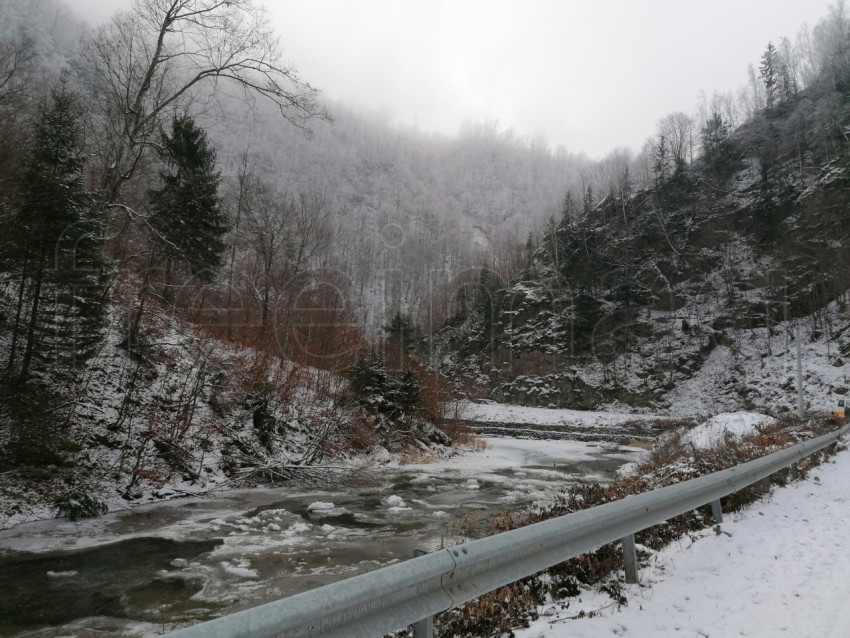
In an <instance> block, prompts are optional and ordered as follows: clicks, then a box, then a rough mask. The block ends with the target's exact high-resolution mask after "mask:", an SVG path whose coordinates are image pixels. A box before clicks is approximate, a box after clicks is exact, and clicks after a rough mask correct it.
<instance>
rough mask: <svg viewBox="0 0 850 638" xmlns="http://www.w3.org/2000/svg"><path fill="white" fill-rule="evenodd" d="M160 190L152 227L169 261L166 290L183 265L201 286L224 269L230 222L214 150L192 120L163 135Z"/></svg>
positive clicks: (181, 118) (178, 121) (155, 195)
mask: <svg viewBox="0 0 850 638" xmlns="http://www.w3.org/2000/svg"><path fill="white" fill-rule="evenodd" d="M161 157H162V159H163V161H164V162H165V164H166V170H164V171H162V172H160V178H161V180H162V188H160V189H159V190H157V191H153V192H152V193H151V200H152V212H151V216H150V225H151V227H152V228H153V229H154V231H155V237H154V240H155V241H156V242H157V243H158V244H159V245H160V248H161V250H162V252H163V254H164V256H165V259H166V286H168V285H169V284H170V278H171V268H172V265H173V262H175V261H184V262H186V263H187V264H188V266H189V269H190V271H191V272H192V274H193V275H195V276H196V277H198V278H199V279H200V280H201V281H211V280H212V279H213V278H214V277H215V274H216V272H217V271H218V269H219V268H220V267H221V265H222V260H223V256H224V241H223V238H224V235H225V233H226V232H227V230H228V225H227V218H226V216H225V214H224V212H223V211H222V210H221V206H220V201H219V194H218V187H219V184H220V183H221V175H220V173H219V172H218V171H216V168H215V160H216V155H215V150H214V149H213V148H212V147H211V146H210V145H209V142H208V140H207V134H206V132H205V131H204V130H203V129H202V128H200V127H199V126H198V125H197V124H196V123H195V120H194V119H193V118H192V117H191V116H189V115H185V114H184V115H181V116H178V117H175V118H174V119H173V121H172V123H171V133H170V135H169V134H165V133H163V134H162V151H161Z"/></svg>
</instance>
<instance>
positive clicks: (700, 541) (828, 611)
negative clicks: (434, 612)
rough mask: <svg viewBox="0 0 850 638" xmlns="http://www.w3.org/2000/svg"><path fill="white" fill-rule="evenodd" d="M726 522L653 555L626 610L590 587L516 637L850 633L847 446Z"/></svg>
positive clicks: (843, 636)
mask: <svg viewBox="0 0 850 638" xmlns="http://www.w3.org/2000/svg"><path fill="white" fill-rule="evenodd" d="M725 518H726V520H725V521H724V522H723V524H722V525H720V526H718V527H717V528H714V529H707V530H705V531H703V532H701V533H699V534H696V535H693V536H692V537H691V538H687V537H686V538H684V539H682V540H681V541H679V542H676V543H673V544H672V545H670V546H668V547H667V548H665V549H664V550H662V551H661V552H659V553H657V554H656V555H654V556H652V557H651V559H650V562H649V566H648V567H646V568H644V569H643V570H641V571H640V574H639V578H640V583H639V584H637V585H629V586H628V590H627V599H628V606H626V607H622V608H619V609H618V608H616V607H615V606H613V605H612V603H611V599H610V597H608V596H607V595H598V594H593V593H590V592H588V593H587V594H586V595H583V596H581V597H580V600H579V601H576V600H575V599H571V600H570V605H569V607H568V608H567V609H565V610H564V609H559V607H560V605H558V604H553V605H551V606H550V607H549V608H544V609H543V610H542V611H543V613H544V615H543V616H541V618H540V620H538V621H537V622H535V623H533V625H532V626H531V627H530V628H529V629H526V630H520V631H517V632H516V633H517V637H518V638H540V637H546V638H567V637H569V638H599V637H600V636H641V637H642V636H681V637H682V638H689V637H693V638H706V637H709V636H710V637H712V638H714V637H726V636H749V637H762V638H773V637H775V636H789V637H793V638H808V637H811V638H847V637H850V552H848V550H850V451H848V450H844V451H841V452H839V454H838V455H837V456H836V457H834V458H833V459H831V460H830V461H829V462H828V463H826V464H824V465H822V466H820V467H818V468H815V469H814V470H813V471H812V472H811V474H810V475H809V477H808V478H807V479H806V480H804V481H800V482H797V483H793V484H791V485H789V486H787V487H784V488H774V489H773V491H772V492H771V493H770V495H769V496H768V497H766V498H765V499H763V500H762V501H759V502H757V503H756V504H754V505H753V506H752V507H751V508H749V509H747V510H745V511H744V512H741V513H738V514H732V515H729V514H727V515H726V517H725ZM581 611H584V612H585V613H587V612H590V611H595V612H597V614H598V615H596V616H594V617H592V618H572V619H570V618H571V617H575V616H577V615H579V613H580V612H581Z"/></svg>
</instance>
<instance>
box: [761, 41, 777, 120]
mask: <svg viewBox="0 0 850 638" xmlns="http://www.w3.org/2000/svg"><path fill="white" fill-rule="evenodd" d="M759 77H760V78H761V80H762V82H764V96H765V101H766V104H767V108H769V109H770V108H773V107H774V106H775V105H776V98H777V95H778V92H779V91H778V89H779V82H778V81H779V56H778V55H777V53H776V47H775V46H773V43H772V42H768V43H767V48H766V49H765V51H764V53H762V56H761V64H760V65H759Z"/></svg>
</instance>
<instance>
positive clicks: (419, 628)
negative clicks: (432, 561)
mask: <svg viewBox="0 0 850 638" xmlns="http://www.w3.org/2000/svg"><path fill="white" fill-rule="evenodd" d="M427 553H428V552H426V551H423V550H421V549H414V550H413V557H414V558H416V557H417V556H424V555H425V554H427ZM411 629H413V638H434V617H433V616H428V617H427V618H423V619H422V620H420V621H419V622H416V623H414V624H413V625H412V627H411Z"/></svg>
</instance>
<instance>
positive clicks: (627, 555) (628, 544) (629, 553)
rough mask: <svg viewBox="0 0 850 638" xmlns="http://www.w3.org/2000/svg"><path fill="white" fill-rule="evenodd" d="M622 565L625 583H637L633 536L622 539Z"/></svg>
mask: <svg viewBox="0 0 850 638" xmlns="http://www.w3.org/2000/svg"><path fill="white" fill-rule="evenodd" d="M623 564H624V565H625V567H626V582H627V583H636V582H638V575H637V551H636V550H635V535H634V534H629V535H628V536H624V537H623Z"/></svg>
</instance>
